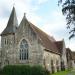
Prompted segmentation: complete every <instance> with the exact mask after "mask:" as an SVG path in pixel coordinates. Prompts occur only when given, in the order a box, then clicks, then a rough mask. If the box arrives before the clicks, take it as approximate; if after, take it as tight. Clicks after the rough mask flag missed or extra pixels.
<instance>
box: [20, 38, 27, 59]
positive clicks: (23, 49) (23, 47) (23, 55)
mask: <svg viewBox="0 0 75 75" xmlns="http://www.w3.org/2000/svg"><path fill="white" fill-rule="evenodd" d="M20 60H28V43H27V41H26V40H25V39H23V40H22V41H21V43H20Z"/></svg>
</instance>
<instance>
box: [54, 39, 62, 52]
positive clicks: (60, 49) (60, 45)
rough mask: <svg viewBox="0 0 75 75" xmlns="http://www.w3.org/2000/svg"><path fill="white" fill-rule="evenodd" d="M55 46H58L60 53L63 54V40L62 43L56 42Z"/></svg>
mask: <svg viewBox="0 0 75 75" xmlns="http://www.w3.org/2000/svg"><path fill="white" fill-rule="evenodd" d="M55 44H56V46H57V48H58V50H59V52H60V53H62V49H63V40H62V41H56V42H55Z"/></svg>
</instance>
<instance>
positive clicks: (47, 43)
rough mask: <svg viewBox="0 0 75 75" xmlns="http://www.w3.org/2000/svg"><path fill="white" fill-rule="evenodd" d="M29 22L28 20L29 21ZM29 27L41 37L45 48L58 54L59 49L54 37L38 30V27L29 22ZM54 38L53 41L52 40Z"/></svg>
mask: <svg viewBox="0 0 75 75" xmlns="http://www.w3.org/2000/svg"><path fill="white" fill-rule="evenodd" d="M29 23H30V22H29ZM30 26H31V28H32V29H33V30H34V32H36V34H37V35H38V36H39V38H40V39H41V42H42V45H43V46H44V47H45V49H46V50H48V51H51V52H54V53H57V54H60V53H59V50H58V48H57V46H56V44H55V42H54V41H55V39H54V38H52V37H50V36H49V35H47V34H46V33H45V32H43V31H42V30H40V29H39V28H38V27H36V26H35V25H33V24H32V23H30ZM53 40H54V41H53Z"/></svg>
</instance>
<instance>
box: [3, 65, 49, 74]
mask: <svg viewBox="0 0 75 75" xmlns="http://www.w3.org/2000/svg"><path fill="white" fill-rule="evenodd" d="M2 74H3V75H49V72H48V71H47V70H46V69H45V68H43V67H42V66H39V65H38V66H29V65H8V66H5V67H4V68H3V70H2Z"/></svg>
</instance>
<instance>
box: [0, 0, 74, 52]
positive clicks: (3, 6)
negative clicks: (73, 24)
mask: <svg viewBox="0 0 75 75" xmlns="http://www.w3.org/2000/svg"><path fill="white" fill-rule="evenodd" d="M13 6H14V7H15V9H16V14H17V18H18V24H19V23H20V22H21V20H22V18H23V16H24V13H26V17H27V19H28V21H30V22H31V23H33V24H34V25H36V26H37V27H39V28H40V29H42V30H43V31H44V32H46V33H47V34H49V35H50V36H53V37H54V38H55V39H56V40H57V41H60V40H63V39H64V40H65V44H66V47H69V48H70V49H71V50H72V51H75V42H74V40H75V38H73V39H71V40H69V39H68V37H69V34H68V30H67V29H66V20H65V17H64V16H63V14H62V12H61V6H58V0H0V33H1V32H2V31H3V30H4V28H5V27H6V26H7V22H8V19H9V16H10V13H11V11H12V8H13ZM0 39H1V37H0Z"/></svg>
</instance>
